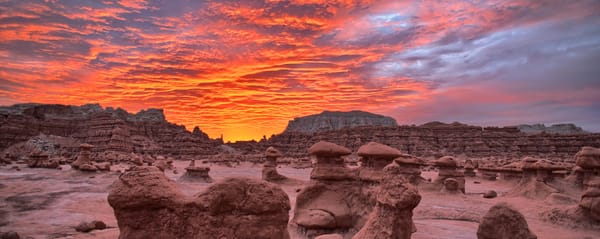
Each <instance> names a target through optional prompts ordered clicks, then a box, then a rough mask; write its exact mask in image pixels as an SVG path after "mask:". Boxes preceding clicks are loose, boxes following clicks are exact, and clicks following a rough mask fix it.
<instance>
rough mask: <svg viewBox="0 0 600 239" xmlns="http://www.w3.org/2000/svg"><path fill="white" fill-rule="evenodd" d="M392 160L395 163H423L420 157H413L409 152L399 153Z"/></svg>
mask: <svg viewBox="0 0 600 239" xmlns="http://www.w3.org/2000/svg"><path fill="white" fill-rule="evenodd" d="M394 162H396V163H397V164H400V165H402V164H415V165H423V164H425V161H423V160H422V159H420V158H417V157H413V156H411V155H409V154H401V155H400V156H399V157H397V158H395V159H394Z"/></svg>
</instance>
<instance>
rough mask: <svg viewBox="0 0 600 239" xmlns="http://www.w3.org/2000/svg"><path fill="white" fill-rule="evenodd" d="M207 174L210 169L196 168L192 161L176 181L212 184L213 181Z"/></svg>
mask: <svg viewBox="0 0 600 239" xmlns="http://www.w3.org/2000/svg"><path fill="white" fill-rule="evenodd" d="M208 172H210V167H202V166H196V164H195V162H194V160H192V161H190V164H189V165H188V166H187V167H186V168H185V174H183V175H182V176H181V177H180V178H179V179H178V181H180V182H201V183H212V182H213V180H212V178H211V177H210V175H209V174H208Z"/></svg>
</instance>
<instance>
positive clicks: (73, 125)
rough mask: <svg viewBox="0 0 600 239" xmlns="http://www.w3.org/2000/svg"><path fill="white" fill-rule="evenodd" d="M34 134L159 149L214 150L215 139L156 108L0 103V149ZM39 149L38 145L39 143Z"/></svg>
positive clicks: (103, 147) (125, 148)
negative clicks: (132, 110) (171, 119)
mask: <svg viewBox="0 0 600 239" xmlns="http://www.w3.org/2000/svg"><path fill="white" fill-rule="evenodd" d="M38 135H52V136H60V137H67V138H72V139H74V140H76V141H77V142H78V143H89V144H92V145H94V146H95V147H94V151H97V152H101V151H116V152H125V153H130V152H135V153H148V154H164V155H174V156H182V155H199V154H215V153H216V150H215V147H216V146H218V145H219V144H220V142H218V141H216V140H211V139H209V138H208V136H207V135H206V134H205V133H203V132H202V131H200V129H194V132H193V133H192V132H190V131H187V130H186V129H185V127H184V126H182V125H176V124H173V123H169V122H168V121H166V120H165V116H164V114H163V110H162V109H147V110H142V111H140V112H139V113H137V114H131V113H128V112H127V111H125V110H123V109H121V108H117V109H114V108H110V107H108V108H106V109H103V108H102V107H101V106H100V105H98V104H87V105H82V106H70V105H48V104H18V105H13V106H8V107H0V151H1V150H4V149H6V148H7V147H9V146H11V145H14V144H16V143H19V142H25V141H28V140H29V139H30V138H32V137H36V136H38ZM42 150H44V149H42Z"/></svg>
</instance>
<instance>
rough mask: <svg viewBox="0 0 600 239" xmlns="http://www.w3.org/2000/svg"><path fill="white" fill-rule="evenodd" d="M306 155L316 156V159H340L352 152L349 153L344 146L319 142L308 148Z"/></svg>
mask: <svg viewBox="0 0 600 239" xmlns="http://www.w3.org/2000/svg"><path fill="white" fill-rule="evenodd" d="M308 153H309V154H310V155H316V156H317V157H319V156H322V157H340V156H344V155H348V154H351V153H352V151H350V150H349V149H348V148H346V147H344V146H340V145H337V144H334V143H330V142H327V141H319V142H317V143H316V144H313V145H312V146H310V148H309V149H308Z"/></svg>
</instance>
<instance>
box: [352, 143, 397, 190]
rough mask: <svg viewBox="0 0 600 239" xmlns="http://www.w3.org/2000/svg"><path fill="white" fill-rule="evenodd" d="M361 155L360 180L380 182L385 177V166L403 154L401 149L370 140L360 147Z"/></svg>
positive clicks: (359, 154)
mask: <svg viewBox="0 0 600 239" xmlns="http://www.w3.org/2000/svg"><path fill="white" fill-rule="evenodd" d="M357 154H358V156H360V157H361V165H362V167H361V168H360V171H359V178H360V180H363V181H367V182H379V180H380V179H381V178H382V177H383V168H384V167H385V166H386V165H388V164H390V163H392V162H393V160H394V158H396V157H398V156H400V155H402V153H401V152H400V150H397V149H395V148H392V147H390V146H387V145H383V144H380V143H376V142H369V143H367V144H365V145H363V146H361V147H360V148H359V149H358V152H357Z"/></svg>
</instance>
